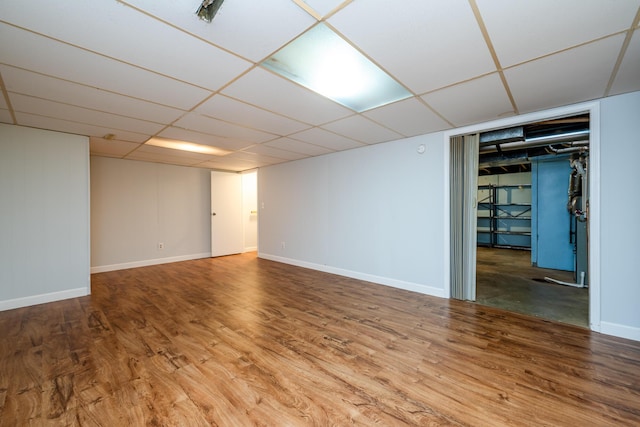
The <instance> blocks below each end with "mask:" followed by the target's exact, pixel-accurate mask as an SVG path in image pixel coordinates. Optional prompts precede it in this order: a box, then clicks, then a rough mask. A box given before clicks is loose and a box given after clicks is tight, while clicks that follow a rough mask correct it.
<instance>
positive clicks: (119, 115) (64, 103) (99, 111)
mask: <svg viewBox="0 0 640 427" xmlns="http://www.w3.org/2000/svg"><path fill="white" fill-rule="evenodd" d="M7 93H12V94H15V95H20V96H25V97H27V98H32V99H39V100H42V101H47V102H53V103H56V104H61V105H68V106H70V107H75V108H81V109H83V110H89V111H95V112H97V113H103V114H109V115H112V116H117V117H122V118H125V119H132V120H137V121H140V122H146V123H152V124H155V125H163V123H161V122H154V121H152V120H147V119H141V118H138V117H131V116H126V115H123V114H118V113H112V112H110V111H105V110H98V109H96V108H91V107H85V106H83V105H76V104H70V103H68V102H61V101H54V100H52V99H49V98H43V97H41V96H34V95H29V94H26V93H21V92H15V91H7ZM19 112H21V113H24V111H19ZM40 116H41V117H49V118H52V119H55V117H52V116H44V115H41V114H40ZM75 123H85V122H75ZM85 124H88V125H92V126H96V125H94V124H91V123H85ZM114 129H117V128H114ZM117 130H122V131H126V132H130V131H128V130H126V129H117ZM134 133H137V132H134Z"/></svg>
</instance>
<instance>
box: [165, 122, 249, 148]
mask: <svg viewBox="0 0 640 427" xmlns="http://www.w3.org/2000/svg"><path fill="white" fill-rule="evenodd" d="M158 136H159V137H162V138H170V139H177V140H179V141H187V142H195V143H196V144H204V145H210V146H212V147H218V148H222V149H225V150H242V149H243V148H247V147H249V146H251V145H253V144H252V143H251V142H247V141H242V140H238V139H233V138H224V137H222V136H215V135H210V134H206V133H200V132H194V131H190V130H186V129H181V128H176V127H169V128H167V129H165V130H163V131H162V132H160V133H159V134H158Z"/></svg>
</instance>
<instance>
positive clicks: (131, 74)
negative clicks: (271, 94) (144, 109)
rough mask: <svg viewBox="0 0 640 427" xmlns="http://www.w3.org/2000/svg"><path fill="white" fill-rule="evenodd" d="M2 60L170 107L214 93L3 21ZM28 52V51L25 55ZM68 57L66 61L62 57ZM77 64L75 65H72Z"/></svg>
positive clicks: (0, 28)
mask: <svg viewBox="0 0 640 427" xmlns="http://www.w3.org/2000/svg"><path fill="white" fill-rule="evenodd" d="M0 40H12V41H13V43H0V58H2V63H3V64H6V65H12V66H15V67H19V68H25V69H28V70H31V71H35V72H39V73H42V74H46V75H50V76H53V77H58V78H61V79H65V80H70V81H75V82H77V83H80V84H84V85H87V86H92V87H96V88H100V89H104V90H108V91H112V92H116V93H119V94H126V95H128V96H131V97H134V98H140V99H144V100H147V101H152V102H156V103H159V104H163V105H166V106H172V107H176V108H181V109H186V110H188V109H190V108H191V107H193V106H194V105H196V104H197V103H199V102H201V101H202V100H203V99H204V98H206V97H207V96H208V95H209V94H210V92H209V91H206V90H204V89H201V88H198V87H195V86H193V85H190V84H186V83H183V82H179V81H177V80H173V79H170V78H168V77H163V76H160V75H158V74H155V73H151V72H149V71H145V70H142V69H140V68H137V67H134V66H132V65H127V64H124V63H122V62H118V61H115V60H113V59H108V58H106V57H104V56H101V55H97V54H94V53H91V52H87V51H85V50H81V49H77V48H74V47H72V46H69V45H66V44H63V43H59V42H56V41H54V40H51V39H48V38H45V37H42V36H38V35H36V34H33V33H30V32H28V31H24V30H20V29H17V28H15V27H12V26H9V25H6V24H2V23H0ZM25 52H28V54H25ZM62 58H64V60H61V59H62ZM69 64H73V66H69Z"/></svg>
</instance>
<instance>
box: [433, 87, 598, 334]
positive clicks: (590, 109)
mask: <svg viewBox="0 0 640 427" xmlns="http://www.w3.org/2000/svg"><path fill="white" fill-rule="evenodd" d="M580 113H589V114H590V116H591V118H590V123H589V127H590V138H589V162H590V163H589V166H590V171H589V175H590V177H589V179H590V181H589V199H590V206H589V216H590V221H589V325H590V327H591V330H593V331H597V332H601V327H602V326H601V321H600V316H601V307H600V101H599V100H597V101H592V102H585V103H581V104H574V105H567V106H564V107H559V108H553V109H551V110H544V111H537V112H534V113H527V114H522V115H519V116H512V117H507V118H505V119H500V120H493V121H490V122H485V123H479V124H475V125H470V126H465V127H462V128H457V129H449V130H446V131H444V133H443V136H444V137H443V139H444V141H443V143H444V144H445V156H444V171H445V181H446V182H445V206H444V218H445V242H448V240H449V229H450V227H451V224H450V223H449V216H450V214H451V213H450V206H449V198H450V194H449V178H450V177H449V173H450V172H449V150H450V148H449V140H450V138H451V137H452V136H455V135H467V134H472V133H477V132H486V131H489V130H492V129H500V128H504V127H509V126H517V125H520V124H524V123H531V122H535V121H541V120H549V119H551V118H554V117H566V116H570V115H575V114H580ZM444 258H445V260H444V264H445V292H446V293H447V295H446V298H450V295H451V292H450V277H449V269H450V263H451V257H450V253H449V244H448V243H447V244H446V245H445V252H444Z"/></svg>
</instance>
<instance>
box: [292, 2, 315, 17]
mask: <svg viewBox="0 0 640 427" xmlns="http://www.w3.org/2000/svg"><path fill="white" fill-rule="evenodd" d="M293 2H294V3H295V4H296V5H297V6H298V7H299V8H300V9H302V10H304V11H305V12H307V13H308V14H309V15H311V17H312V18H313V19H315V20H316V21H322V15H320V14H319V13H318V12H317V11H316V10H315V9H314V8H312V7H311V6H309V5H308V4H307V3H305V2H304V1H303V0H293Z"/></svg>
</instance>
